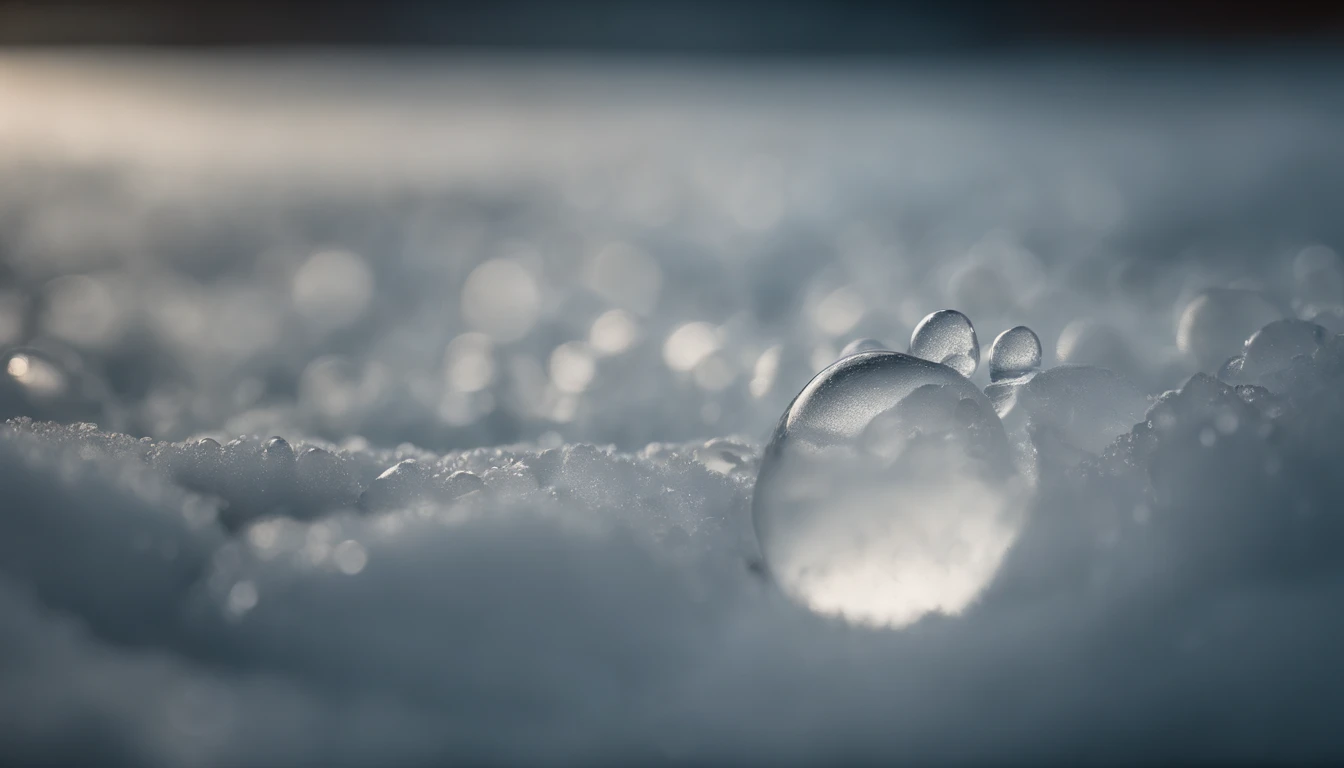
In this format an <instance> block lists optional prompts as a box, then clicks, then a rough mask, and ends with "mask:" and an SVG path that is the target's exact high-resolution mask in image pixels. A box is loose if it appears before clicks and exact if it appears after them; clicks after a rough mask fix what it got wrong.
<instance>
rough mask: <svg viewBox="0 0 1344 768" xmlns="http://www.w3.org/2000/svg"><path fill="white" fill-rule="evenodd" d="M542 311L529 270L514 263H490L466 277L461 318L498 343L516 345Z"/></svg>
mask: <svg viewBox="0 0 1344 768" xmlns="http://www.w3.org/2000/svg"><path fill="white" fill-rule="evenodd" d="M540 310H541V291H540V289H538V288H537V282H536V280H535V278H533V277H532V273H531V272H530V271H528V269H527V267H525V266H523V265H522V264H521V263H520V262H518V261H515V260H513V259H491V260H490V261H487V262H484V263H482V264H481V265H480V266H478V267H476V269H474V270H472V272H471V274H470V275H467V280H466V282H465V283H463V285H462V315H463V317H464V318H465V319H466V321H467V322H468V323H470V324H471V326H472V327H473V328H475V329H476V330H478V331H481V332H482V333H486V334H488V335H490V336H491V337H492V338H493V339H494V340H495V341H499V342H510V341H517V340H519V339H521V338H523V337H524V336H526V335H527V333H528V331H530V330H532V326H533V325H535V324H536V322H537V314H538V313H539V312H540Z"/></svg>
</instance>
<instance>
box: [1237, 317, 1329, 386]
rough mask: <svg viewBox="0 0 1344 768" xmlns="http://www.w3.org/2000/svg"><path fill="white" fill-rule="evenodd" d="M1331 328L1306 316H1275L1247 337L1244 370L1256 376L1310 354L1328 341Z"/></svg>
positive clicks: (1253, 377)
mask: <svg viewBox="0 0 1344 768" xmlns="http://www.w3.org/2000/svg"><path fill="white" fill-rule="evenodd" d="M1326 338H1327V332H1326V330H1325V329H1324V328H1322V327H1321V326H1319V325H1317V324H1315V323H1309V322H1307V321H1305V320H1275V321H1274V322H1272V323H1269V324H1268V325H1266V326H1265V327H1263V328H1261V329H1260V330H1258V331H1256V332H1255V333H1254V334H1252V335H1251V337H1250V338H1249V339H1247V340H1246V351H1245V353H1244V354H1243V355H1242V366H1241V367H1242V369H1241V374H1242V376H1243V377H1245V378H1247V379H1252V380H1253V379H1256V378H1259V377H1261V376H1264V375H1265V374H1267V373H1273V372H1274V371H1277V370H1280V369H1282V368H1287V367H1288V366H1289V365H1291V364H1292V362H1293V358H1294V357H1297V356H1298V355H1310V354H1311V353H1313V352H1315V351H1316V348H1317V347H1319V346H1321V345H1322V344H1324V343H1325V341H1326Z"/></svg>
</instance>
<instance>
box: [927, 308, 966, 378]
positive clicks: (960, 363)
mask: <svg viewBox="0 0 1344 768" xmlns="http://www.w3.org/2000/svg"><path fill="white" fill-rule="evenodd" d="M910 354H911V355H914V356H915V357H918V358H922V359H924V360H931V361H933V362H935V363H941V364H943V365H946V366H948V367H949V368H952V369H953V370H955V371H956V372H957V373H960V374H961V375H962V376H970V375H971V374H973V373H975V369H976V366H978V365H979V364H980V340H979V339H977V338H976V337H975V327H974V326H972V325H971V320H970V318H968V317H966V316H965V315H963V314H961V313H960V312H958V311H956V310H955V309H940V310H938V311H937V312H934V313H933V314H930V315H929V316H928V317H925V318H924V319H923V320H921V321H919V325H917V326H915V331H914V333H912V334H910Z"/></svg>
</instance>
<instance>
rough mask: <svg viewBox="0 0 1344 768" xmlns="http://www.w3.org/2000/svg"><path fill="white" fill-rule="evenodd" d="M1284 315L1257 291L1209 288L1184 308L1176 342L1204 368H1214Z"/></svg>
mask: <svg viewBox="0 0 1344 768" xmlns="http://www.w3.org/2000/svg"><path fill="white" fill-rule="evenodd" d="M1282 317H1283V313H1282V312H1280V311H1279V310H1278V309H1276V308H1275V307H1274V305H1273V304H1271V303H1270V302H1269V300H1268V299H1266V298H1265V297H1264V296H1262V295H1260V294H1259V293H1256V292H1255V291H1247V290H1242V289H1238V288H1210V289H1208V290H1206V291H1204V292H1202V293H1200V294H1199V295H1198V296H1196V297H1195V298H1194V299H1193V300H1191V301H1190V303H1189V304H1187V305H1186V306H1185V309H1184V310H1183V311H1182V312H1181V318H1180V321H1179V322H1178V323H1177V326H1176V345H1177V346H1179V347H1180V348H1181V351H1182V352H1184V353H1185V354H1186V355H1187V356H1189V358H1190V360H1191V361H1192V362H1193V363H1194V364H1195V365H1196V366H1198V367H1199V369H1200V370H1201V371H1214V370H1217V369H1218V367H1219V366H1221V365H1222V364H1223V362H1224V361H1226V360H1227V358H1229V357H1231V356H1232V355H1235V354H1237V353H1238V352H1240V351H1241V348H1242V345H1243V343H1244V342H1245V341H1246V338H1247V337H1248V336H1250V335H1251V334H1252V333H1255V332H1256V331H1257V330H1258V329H1260V328H1261V327H1262V326H1264V325H1265V324H1267V323H1270V322H1273V321H1275V320H1278V319H1280V318H1282Z"/></svg>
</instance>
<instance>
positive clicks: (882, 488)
mask: <svg viewBox="0 0 1344 768" xmlns="http://www.w3.org/2000/svg"><path fill="white" fill-rule="evenodd" d="M1010 463H1011V460H1010V457H1009V449H1008V440H1007V436H1006V435H1005V434H1004V431H1003V425H1002V424H1001V423H1000V422H999V419H998V417H997V416H995V415H994V411H993V408H992V407H991V406H990V404H989V401H988V399H987V398H986V397H985V396H984V394H983V393H981V392H980V391H979V390H977V389H976V388H975V386H974V385H973V384H971V383H970V382H969V381H967V380H966V379H965V378H964V377H962V376H961V375H958V374H957V373H956V372H955V371H953V370H951V369H950V368H948V367H946V366H942V365H936V364H934V363H932V362H930V361H927V360H923V359H921V358H917V357H913V356H910V355H905V354H901V353H898V352H873V353H869V354H863V355H855V356H851V357H847V358H843V359H841V360H839V361H838V362H836V363H834V364H833V365H831V366H830V367H828V368H826V369H825V370H824V371H822V372H821V373H819V374H817V376H816V377H815V378H813V379H812V381H811V382H810V383H809V384H808V385H807V386H806V387H805V388H804V389H803V391H802V392H801V393H799V395H798V396H797V397H796V398H794V401H793V403H792V404H791V405H790V406H789V409H788V410H787V411H786V412H785V414H784V417H783V418H782V419H781V420H780V423H779V426H778V427H777V428H776V430H775V433H774V435H773V437H772V438H771V440H770V443H769V445H768V446H767V447H766V449H765V453H764V457H763V459H762V463H761V469H760V473H759V475H758V476H757V480H756V486H755V490H754V493H753V496H752V518H753V522H754V524H755V529H756V534H757V539H758V541H759V543H760V548H761V553H762V555H763V556H764V558H765V561H766V563H767V567H768V570H769V572H770V573H771V575H772V576H773V578H774V579H775V581H776V583H777V584H778V585H779V586H780V588H781V589H782V590H783V591H784V592H785V593H786V594H787V595H789V596H790V597H791V598H793V599H794V600H797V601H798V602H800V603H802V604H804V605H807V606H808V607H810V608H812V609H813V610H816V611H818V612H822V613H829V614H837V615H841V616H844V617H846V618H847V619H849V620H852V621H857V622H862V623H867V624H874V625H892V626H899V625H904V624H908V623H910V622H912V621H916V620H918V619H919V618H920V617H921V616H923V615H925V614H927V613H930V612H945V613H956V612H958V611H960V610H961V609H963V608H964V607H965V606H967V605H968V604H969V603H970V602H971V601H972V600H973V599H974V598H975V596H976V595H977V594H979V592H980V590H981V589H982V588H983V587H984V586H985V585H986V584H987V583H988V582H989V581H990V579H992V577H993V574H994V573H995V571H997V569H998V565H999V562H1000V561H1001V559H1002V557H1003V555H1004V554H1005V553H1006V552H1007V550H1008V547H1009V546H1010V545H1011V543H1012V541H1013V540H1014V539H1015V537H1016V535H1017V531H1018V527H1019V517H1018V516H1017V513H1016V511H1015V510H1016V506H1015V505H1012V504H1010V503H1009V498H1010V497H1009V496H1008V495H1007V494H1005V493H1003V492H1002V480H1003V479H1004V478H1005V477H1007V476H1008V474H1009V470H1008V469H1007V468H1008V467H1009V466H1010Z"/></svg>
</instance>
